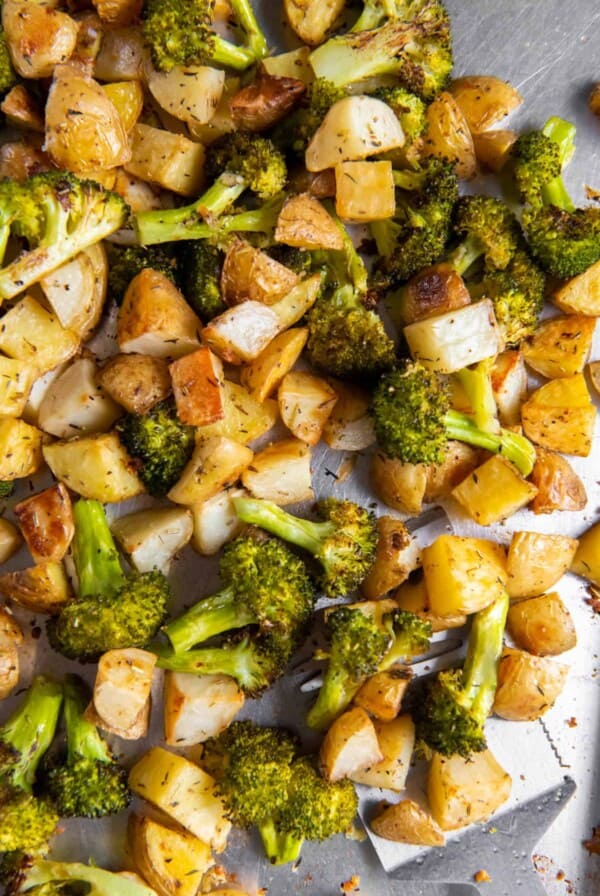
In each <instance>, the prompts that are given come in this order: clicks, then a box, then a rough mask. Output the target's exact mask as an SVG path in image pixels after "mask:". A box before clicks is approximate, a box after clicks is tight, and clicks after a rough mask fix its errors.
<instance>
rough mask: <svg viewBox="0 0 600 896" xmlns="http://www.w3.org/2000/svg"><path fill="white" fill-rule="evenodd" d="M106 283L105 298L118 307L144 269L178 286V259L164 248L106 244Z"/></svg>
mask: <svg viewBox="0 0 600 896" xmlns="http://www.w3.org/2000/svg"><path fill="white" fill-rule="evenodd" d="M106 249H107V256H108V283H107V296H108V298H109V299H112V300H113V301H114V302H116V303H117V305H120V304H121V303H122V301H123V299H124V297H125V293H126V292H127V287H128V286H129V284H130V283H131V281H132V280H133V278H134V277H136V276H137V275H138V274H139V273H140V271H143V270H144V269H145V268H152V270H153V271H159V272H160V273H161V274H164V275H165V277H168V278H169V280H171V281H172V282H173V283H174V284H175V285H176V286H178V285H179V274H178V259H177V258H176V257H175V255H173V253H172V252H171V251H170V249H169V248H168V247H166V246H156V247H154V246H153V247H151V248H149V249H146V248H144V247H143V246H116V245H114V244H113V243H107V246H106Z"/></svg>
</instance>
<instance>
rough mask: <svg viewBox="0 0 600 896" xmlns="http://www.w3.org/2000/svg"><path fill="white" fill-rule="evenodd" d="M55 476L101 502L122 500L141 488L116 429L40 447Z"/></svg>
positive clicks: (132, 495)
mask: <svg viewBox="0 0 600 896" xmlns="http://www.w3.org/2000/svg"><path fill="white" fill-rule="evenodd" d="M42 453H43V455H44V460H45V461H46V463H47V464H48V466H49V467H50V469H51V470H52V472H53V473H54V475H55V476H56V478H57V479H59V480H61V481H62V482H64V483H65V485H66V486H67V487H68V488H70V489H72V490H73V491H74V492H77V494H78V495H81V496H82V498H91V499H93V500H96V501H102V502H103V503H110V502H111V501H125V500H127V498H135V496H136V495H141V494H142V493H143V491H144V486H143V483H142V481H141V480H140V479H139V477H138V475H137V473H136V471H135V464H134V462H133V461H132V459H131V458H130V457H129V455H128V454H127V452H126V451H125V449H124V448H123V446H122V445H121V442H120V441H119V438H118V436H117V435H116V433H112V432H109V433H106V434H102V435H99V436H84V437H83V438H81V439H71V440H70V441H67V442H53V443H52V444H51V445H44V447H43V449H42Z"/></svg>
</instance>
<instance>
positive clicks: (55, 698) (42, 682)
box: [0, 675, 63, 793]
mask: <svg viewBox="0 0 600 896" xmlns="http://www.w3.org/2000/svg"><path fill="white" fill-rule="evenodd" d="M62 700H63V691H62V687H61V686H60V685H59V684H58V683H57V682H55V681H51V680H50V679H48V678H45V677H44V676H43V675H38V676H37V677H36V678H34V680H33V682H32V684H31V687H30V688H29V690H28V691H27V694H26V696H25V699H24V700H23V702H22V703H21V705H20V706H19V707H18V708H17V709H16V710H15V712H14V713H13V714H12V715H11V716H10V718H9V719H8V720H7V721H6V722H5V723H4V725H3V726H2V728H0V742H1V743H2V744H4V745H5V746H7V747H12V749H13V750H14V751H15V753H16V755H17V759H16V762H15V764H14V766H12V768H11V783H12V785H13V786H14V787H15V788H16V789H18V790H22V791H25V792H26V793H31V792H32V790H33V783H34V781H35V775H36V771H37V767H38V765H39V763H40V761H41V759H42V757H43V755H44V753H45V752H46V750H48V748H49V747H50V744H51V743H52V740H53V738H54V734H55V731H56V726H57V724H58V717H59V714H60V707H61V704H62Z"/></svg>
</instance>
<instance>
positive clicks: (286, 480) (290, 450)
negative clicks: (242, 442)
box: [242, 439, 314, 504]
mask: <svg viewBox="0 0 600 896" xmlns="http://www.w3.org/2000/svg"><path fill="white" fill-rule="evenodd" d="M310 460H311V453H310V447H309V446H308V445H306V444H305V443H304V442H301V441H300V440H299V439H282V440H281V441H279V442H273V443H272V444H271V445H268V446H267V447H266V448H264V449H263V450H262V451H260V452H259V453H258V454H256V455H255V456H254V459H253V460H252V462H251V463H249V464H248V466H247V468H246V469H245V470H244V472H243V473H242V485H243V486H244V488H247V489H248V491H249V492H250V494H251V495H253V496H254V497H255V498H264V499H265V500H266V501H274V502H275V503H276V504H296V503H299V502H300V501H310V500H312V498H314V492H313V489H312V477H311V470H310Z"/></svg>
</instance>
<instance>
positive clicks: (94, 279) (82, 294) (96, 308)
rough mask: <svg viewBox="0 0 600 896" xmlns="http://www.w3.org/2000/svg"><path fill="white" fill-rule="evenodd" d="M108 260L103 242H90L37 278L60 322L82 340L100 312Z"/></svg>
mask: <svg viewBox="0 0 600 896" xmlns="http://www.w3.org/2000/svg"><path fill="white" fill-rule="evenodd" d="M107 277H108V261H107V258H106V251H105V249H104V246H103V245H102V243H97V244H96V245H95V246H89V247H88V248H87V249H85V250H84V251H83V252H80V253H79V255H76V256H75V258H72V259H71V261H68V262H67V263H66V264H63V265H61V267H59V268H57V269H56V270H55V271H53V272H52V273H51V274H49V275H48V276H47V277H44V278H43V280H41V281H40V286H41V287H42V289H43V291H44V295H45V296H46V299H47V301H48V303H49V305H50V307H51V308H52V311H53V312H54V313H55V314H56V316H57V317H58V319H59V321H60V323H61V325H62V326H63V327H66V328H67V329H69V330H71V331H72V332H73V333H76V334H77V336H79V338H80V339H81V340H82V341H83V342H85V341H86V340H87V339H89V337H90V336H91V335H92V333H93V331H94V330H95V328H96V326H97V325H98V323H99V321H100V318H101V316H102V311H103V308H104V300H105V298H106V284H107Z"/></svg>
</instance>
